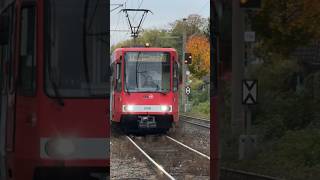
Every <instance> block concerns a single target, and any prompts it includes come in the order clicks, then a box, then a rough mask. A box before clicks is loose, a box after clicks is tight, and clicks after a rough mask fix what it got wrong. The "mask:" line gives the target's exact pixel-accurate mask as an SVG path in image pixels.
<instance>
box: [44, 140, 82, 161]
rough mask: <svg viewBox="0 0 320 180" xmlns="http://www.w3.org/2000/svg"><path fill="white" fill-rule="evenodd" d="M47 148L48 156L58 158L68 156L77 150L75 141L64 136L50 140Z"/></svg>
mask: <svg viewBox="0 0 320 180" xmlns="http://www.w3.org/2000/svg"><path fill="white" fill-rule="evenodd" d="M45 149H46V153H47V154H48V156H51V157H58V158H59V157H60V158H67V157H68V156H71V155H72V154H73V153H75V151H76V147H75V144H74V142H73V141H72V140H71V139H64V138H61V139H54V140H51V141H48V142H47V144H46V146H45Z"/></svg>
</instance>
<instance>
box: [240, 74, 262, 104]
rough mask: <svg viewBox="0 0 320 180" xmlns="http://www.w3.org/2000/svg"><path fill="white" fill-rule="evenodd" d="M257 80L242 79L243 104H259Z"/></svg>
mask: <svg viewBox="0 0 320 180" xmlns="http://www.w3.org/2000/svg"><path fill="white" fill-rule="evenodd" d="M257 86H258V81H257V80H243V81H242V104H246V105H253V104H257V89H258V87H257Z"/></svg>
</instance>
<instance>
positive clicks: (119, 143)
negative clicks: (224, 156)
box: [110, 122, 210, 180]
mask: <svg viewBox="0 0 320 180" xmlns="http://www.w3.org/2000/svg"><path fill="white" fill-rule="evenodd" d="M168 135H169V136H171V137H173V138H175V139H177V140H179V141H181V142H182V143H184V144H186V145H188V146H190V147H192V148H194V149H196V150H198V151H200V152H202V153H204V154H206V155H210V131H209V129H206V128H201V127H196V126H194V125H191V124H188V123H183V122H180V124H179V127H178V128H176V130H175V131H174V132H169V133H168ZM135 139H136V140H138V141H139V142H140V145H143V146H145V148H147V151H148V152H147V153H151V154H150V155H152V156H157V155H156V154H157V153H159V152H160V153H161V152H169V153H165V154H164V155H163V156H165V157H163V158H160V160H157V159H156V161H157V162H158V161H159V162H158V163H160V164H161V165H163V166H167V167H170V168H169V169H168V170H167V171H171V172H173V173H176V175H177V176H176V177H177V179H199V180H201V179H209V176H208V174H209V169H210V167H209V166H210V165H209V161H208V162H207V161H206V160H205V159H203V160H201V161H199V160H196V159H197V158H198V157H195V156H194V155H190V154H189V155H182V156H181V157H180V160H176V157H177V156H180V154H181V153H182V152H184V150H181V149H180V150H178V151H177V150H176V149H175V150H174V149H170V147H169V145H168V144H166V143H168V141H169V142H170V140H167V139H166V138H165V137H164V136H156V135H148V136H147V137H135ZM141 142H142V144H141ZM150 144H152V145H150ZM184 154H186V153H184ZM191 154H192V153H191ZM168 157H175V158H171V159H172V161H170V160H166V159H168ZM181 158H182V160H181ZM169 159H170V158H169ZM169 161H170V162H169ZM166 163H167V164H170V163H171V165H170V166H168V165H167V164H166ZM181 166H186V167H188V168H186V169H184V170H183V171H184V173H183V176H181V170H179V168H180V167H181ZM195 167H196V168H195ZM201 171H202V172H201ZM203 172H205V173H203ZM178 174H179V175H178ZM110 178H111V179H167V178H165V177H161V176H160V175H159V174H158V173H157V172H156V170H155V168H154V167H153V165H152V164H151V163H150V162H149V161H148V160H147V159H146V158H145V157H143V155H142V154H141V153H140V152H139V151H138V150H137V149H136V148H135V147H134V145H132V144H131V143H130V142H129V141H128V139H127V138H126V137H125V135H124V134H123V133H122V132H121V131H120V130H119V129H118V128H113V129H112V133H111V170H110Z"/></svg>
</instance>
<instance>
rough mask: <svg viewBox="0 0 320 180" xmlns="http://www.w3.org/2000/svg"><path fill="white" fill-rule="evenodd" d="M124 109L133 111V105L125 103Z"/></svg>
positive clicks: (124, 110)
mask: <svg viewBox="0 0 320 180" xmlns="http://www.w3.org/2000/svg"><path fill="white" fill-rule="evenodd" d="M122 110H123V112H132V111H133V105H123V107H122Z"/></svg>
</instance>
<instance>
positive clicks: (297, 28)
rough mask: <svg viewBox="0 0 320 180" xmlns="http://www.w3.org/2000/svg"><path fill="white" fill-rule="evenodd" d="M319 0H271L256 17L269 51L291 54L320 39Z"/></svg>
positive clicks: (259, 33) (263, 47)
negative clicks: (298, 48)
mask: <svg viewBox="0 0 320 180" xmlns="http://www.w3.org/2000/svg"><path fill="white" fill-rule="evenodd" d="M319 9H320V3H319V1H317V0H268V1H263V6H262V10H261V11H260V12H258V14H257V15H256V16H255V18H253V27H254V29H255V30H256V32H257V34H258V36H259V37H260V38H261V40H262V49H263V50H264V51H265V52H272V53H279V54H282V55H286V56H288V55H290V54H291V52H292V51H294V50H295V49H296V48H297V47H300V46H305V45H307V44H308V43H309V42H310V41H311V40H314V39H318V38H319V37H320V24H319V23H318V22H319V21H320V11H319Z"/></svg>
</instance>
